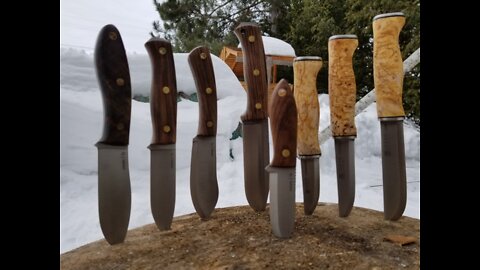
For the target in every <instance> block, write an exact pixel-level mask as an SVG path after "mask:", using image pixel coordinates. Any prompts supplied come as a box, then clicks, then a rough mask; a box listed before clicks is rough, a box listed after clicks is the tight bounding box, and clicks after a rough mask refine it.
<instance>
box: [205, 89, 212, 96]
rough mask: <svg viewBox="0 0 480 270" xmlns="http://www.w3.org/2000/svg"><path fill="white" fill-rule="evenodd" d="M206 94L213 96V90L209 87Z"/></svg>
mask: <svg viewBox="0 0 480 270" xmlns="http://www.w3.org/2000/svg"><path fill="white" fill-rule="evenodd" d="M205 92H207V94H209V95H210V94H211V93H212V92H213V90H212V88H210V87H207V89H205Z"/></svg>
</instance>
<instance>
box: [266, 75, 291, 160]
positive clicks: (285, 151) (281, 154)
mask: <svg viewBox="0 0 480 270" xmlns="http://www.w3.org/2000/svg"><path fill="white" fill-rule="evenodd" d="M269 115H270V129H271V131H272V140H273V159H272V162H270V166H273V167H295V163H296V160H295V157H296V155H295V152H296V149H297V106H296V105H295V99H294V97H293V93H292V90H291V89H290V86H289V85H288V82H287V80H285V79H281V80H280V81H279V82H278V84H277V86H275V89H274V90H273V93H272V103H271V104H270V108H269Z"/></svg>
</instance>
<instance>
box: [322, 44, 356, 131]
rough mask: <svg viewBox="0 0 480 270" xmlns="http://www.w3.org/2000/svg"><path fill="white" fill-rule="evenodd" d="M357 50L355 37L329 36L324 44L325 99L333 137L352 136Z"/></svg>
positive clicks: (353, 129) (354, 128) (353, 128)
mask: <svg viewBox="0 0 480 270" xmlns="http://www.w3.org/2000/svg"><path fill="white" fill-rule="evenodd" d="M357 46H358V39H357V36H355V35H337V36H331V37H330V38H329V40H328V95H329V96H330V121H331V129H332V135H333V136H356V135H357V128H356V127H355V102H356V94H357V90H356V83H355V74H354V73H353V63H352V58H353V53H354V52H355V49H356V48H357Z"/></svg>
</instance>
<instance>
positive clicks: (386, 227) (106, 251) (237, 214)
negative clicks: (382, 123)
mask: <svg viewBox="0 0 480 270" xmlns="http://www.w3.org/2000/svg"><path fill="white" fill-rule="evenodd" d="M268 213H269V212H268V206H267V210H266V211H264V212H254V211H253V210H252V209H251V208H250V207H249V206H239V207H229V208H217V209H215V211H214V212H213V214H212V217H211V218H210V219H209V220H207V221H202V220H200V218H199V217H198V215H197V214H196V213H193V214H189V215H185V216H181V217H177V218H174V220H173V223H172V229H171V230H169V231H159V230H158V229H157V227H156V226H155V224H150V225H146V226H143V227H140V228H137V229H133V230H130V231H128V233H127V237H126V239H125V242H124V243H122V244H117V245H114V246H110V245H109V244H108V243H107V242H106V241H105V240H103V239H102V240H99V241H96V242H93V243H90V244H87V245H85V246H82V247H79V248H77V249H74V250H72V251H69V252H66V253H64V254H62V255H61V256H60V265H61V269H63V270H67V269H229V270H230V269H265V268H267V269H318V268H320V269H419V268H420V238H419V237H420V222H419V220H418V219H413V218H409V217H402V218H400V220H398V221H386V220H384V219H383V213H382V212H378V211H374V210H370V209H364V208H359V207H354V209H352V212H351V213H350V215H349V216H348V217H347V218H340V217H338V205H337V204H324V203H320V204H319V205H318V206H317V208H316V209H315V212H314V213H313V215H311V216H305V215H304V214H303V204H297V213H296V220H295V232H294V234H293V237H292V238H290V239H278V238H276V237H275V236H274V235H273V234H272V232H271V228H270V220H269V214H268ZM389 235H402V236H405V237H413V238H415V239H416V241H415V242H414V243H412V244H409V245H404V246H402V245H399V244H395V243H392V242H389V241H385V237H387V236H389Z"/></svg>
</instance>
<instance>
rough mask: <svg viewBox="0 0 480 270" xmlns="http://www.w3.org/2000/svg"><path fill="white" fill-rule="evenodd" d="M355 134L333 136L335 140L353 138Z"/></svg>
mask: <svg viewBox="0 0 480 270" xmlns="http://www.w3.org/2000/svg"><path fill="white" fill-rule="evenodd" d="M356 137H357V136H356V135H348V136H333V138H334V139H335V140H355V138H356Z"/></svg>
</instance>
